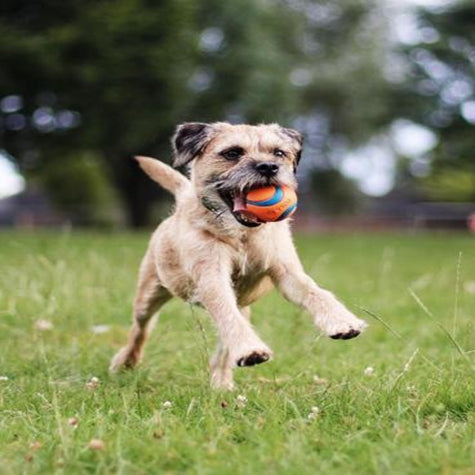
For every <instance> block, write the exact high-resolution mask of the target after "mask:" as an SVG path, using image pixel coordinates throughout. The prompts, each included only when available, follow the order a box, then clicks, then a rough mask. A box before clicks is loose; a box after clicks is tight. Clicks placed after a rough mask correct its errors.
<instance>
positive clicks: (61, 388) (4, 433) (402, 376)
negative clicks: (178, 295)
mask: <svg viewBox="0 0 475 475" xmlns="http://www.w3.org/2000/svg"><path fill="white" fill-rule="evenodd" d="M147 240H148V236H147V235H146V234H125V233H124V234H119V235H118V234H98V233H76V232H74V233H68V232H64V233H46V232H42V233H29V234H28V233H27V234H20V233H14V232H3V233H1V234H0V271H1V272H0V348H1V352H0V473H2V474H4V473H5V474H19V473H64V474H68V475H69V474H76V473H124V474H136V473H137V474H142V473H143V474H145V473H162V472H165V473H198V474H224V473H225V474H227V473H229V474H260V473H266V474H267V473H269V474H270V473H272V474H273V473H285V474H294V473H295V474H306V473H309V474H310V473H311V474H315V473H320V474H333V473H335V474H342V473H343V474H344V473H351V474H368V473H381V474H399V473H401V474H418V473H421V474H433V473H443V474H450V473H457V474H473V473H474V472H475V383H474V379H475V378H474V376H475V374H474V372H475V330H474V325H473V322H474V317H475V238H474V237H470V236H468V235H463V234H398V235H390V234H388V235H383V234H380V235H361V234H360V235H325V236H310V235H307V236H299V237H298V239H297V246H298V249H299V252H300V255H301V257H302V260H303V262H304V264H305V267H306V269H307V271H308V272H309V273H310V274H311V275H312V276H313V277H314V278H315V279H316V280H317V281H318V282H319V283H320V285H321V286H323V287H326V288H329V289H331V290H333V291H334V292H335V293H336V294H337V295H338V296H339V297H340V298H341V299H342V300H343V301H344V302H346V303H347V304H348V306H349V307H350V308H351V309H353V310H354V311H355V312H356V313H357V314H359V315H361V316H364V318H366V319H367V321H368V322H369V323H370V327H369V329H368V330H367V331H366V333H365V334H364V335H362V336H360V337H359V338H357V339H354V340H349V341H334V340H331V339H328V338H325V337H321V336H319V335H318V333H317V332H316V330H315V329H314V328H313V326H312V324H311V320H310V318H309V316H308V315H307V314H305V312H302V311H301V310H300V309H298V308H296V307H295V306H293V305H291V304H289V303H287V302H286V301H284V300H283V298H281V297H280V296H279V295H277V294H276V293H272V294H270V295H269V296H268V297H266V298H264V299H263V300H262V301H260V302H259V303H258V304H256V305H254V314H253V322H254V324H255V326H256V328H257V329H258V331H259V333H260V335H261V336H262V337H263V339H264V341H266V342H267V343H268V344H269V345H270V346H271V347H272V348H273V350H274V352H275V359H274V360H273V361H272V362H269V363H266V364H264V365H260V366H257V367H253V368H244V369H238V370H236V371H235V376H236V378H235V379H236V383H237V384H236V386H237V389H236V391H234V392H233V393H216V392H213V391H212V390H210V388H209V387H208V368H207V360H208V357H209V354H210V353H211V352H212V351H213V346H214V342H215V335H214V331H213V328H212V327H211V325H210V322H209V317H208V316H207V315H206V313H205V312H204V311H203V310H200V309H197V308H192V307H190V306H189V305H188V304H184V303H182V302H178V301H172V302H171V303H169V304H168V305H167V306H166V307H165V308H164V310H163V314H162V316H161V320H160V322H159V323H158V325H157V327H156V328H155V331H154V332H153V334H152V336H151V339H150V342H149V346H148V347H147V351H146V355H145V359H144V362H143V364H142V365H141V366H140V368H139V369H137V370H136V371H135V372H133V373H127V374H123V375H120V376H109V375H108V372H107V367H108V363H109V359H110V358H111V356H112V355H113V354H114V352H115V351H116V350H117V349H118V348H119V347H120V346H121V345H122V344H123V343H124V340H125V338H126V334H127V331H128V326H129V322H130V308H131V300H132V296H133V290H134V286H135V278H136V273H137V268H138V264H139V261H140V258H141V256H142V253H143V251H144V249H145V247H146V243H147ZM367 312H370V313H371V315H368V313H367ZM94 378H97V379H94ZM167 401H169V403H168V402H167ZM166 402H167V403H166ZM164 403H165V404H164ZM312 408H314V409H312ZM316 408H318V410H317V409H316ZM92 439H98V441H97V442H92V444H91V440H92Z"/></svg>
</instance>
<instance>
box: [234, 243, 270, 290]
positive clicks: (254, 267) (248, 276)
mask: <svg viewBox="0 0 475 475" xmlns="http://www.w3.org/2000/svg"><path fill="white" fill-rule="evenodd" d="M232 257H233V270H232V276H231V277H232V281H233V284H234V287H235V289H236V290H238V289H241V290H242V291H246V290H247V289H249V288H252V287H254V286H255V285H256V284H257V283H258V282H259V281H260V280H261V279H262V278H263V277H264V276H265V275H266V274H267V271H268V267H269V265H268V259H267V256H266V255H265V254H263V253H262V250H260V249H256V248H255V247H253V246H252V245H249V244H248V243H246V242H245V243H243V245H242V246H239V247H237V248H236V249H235V251H234V253H233V256H232Z"/></svg>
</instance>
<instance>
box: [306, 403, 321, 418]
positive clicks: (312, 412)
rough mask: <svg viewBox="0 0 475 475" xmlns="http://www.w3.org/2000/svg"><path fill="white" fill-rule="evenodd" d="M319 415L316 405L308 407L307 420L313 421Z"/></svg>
mask: <svg viewBox="0 0 475 475" xmlns="http://www.w3.org/2000/svg"><path fill="white" fill-rule="evenodd" d="M319 415H320V408H319V407H318V406H313V407H312V408H311V409H310V413H309V415H308V416H307V419H308V420H309V421H314V420H315V419H316V418H317V417H318V416H319Z"/></svg>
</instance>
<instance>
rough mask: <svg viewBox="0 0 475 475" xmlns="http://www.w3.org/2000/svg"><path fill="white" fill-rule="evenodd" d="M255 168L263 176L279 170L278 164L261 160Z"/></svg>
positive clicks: (272, 174)
mask: <svg viewBox="0 0 475 475" xmlns="http://www.w3.org/2000/svg"><path fill="white" fill-rule="evenodd" d="M256 170H257V171H258V172H259V173H260V174H261V175H264V176H267V177H271V176H274V175H275V174H277V172H278V171H279V165H277V164H276V163H272V162H261V163H258V164H257V165H256Z"/></svg>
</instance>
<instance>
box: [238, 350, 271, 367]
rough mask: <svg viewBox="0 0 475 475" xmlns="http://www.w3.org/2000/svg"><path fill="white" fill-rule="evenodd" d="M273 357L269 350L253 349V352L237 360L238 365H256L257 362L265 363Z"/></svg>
mask: <svg viewBox="0 0 475 475" xmlns="http://www.w3.org/2000/svg"><path fill="white" fill-rule="evenodd" d="M270 358H271V354H270V352H268V351H253V352H252V353H250V354H248V355H246V356H243V357H242V358H239V359H238V360H237V362H236V364H237V366H254V365H256V364H261V363H265V362H266V361H267V360H269V359H270Z"/></svg>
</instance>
